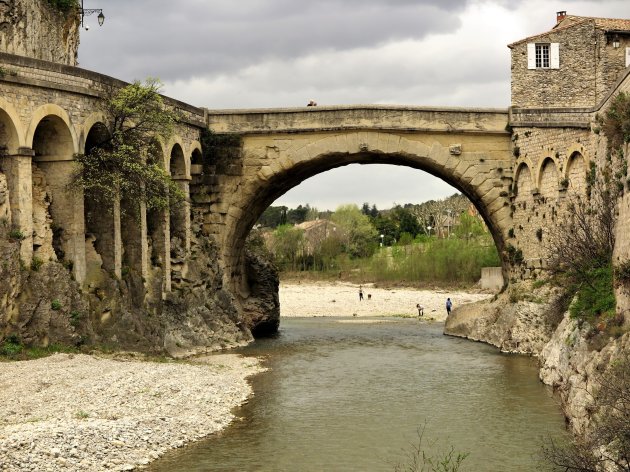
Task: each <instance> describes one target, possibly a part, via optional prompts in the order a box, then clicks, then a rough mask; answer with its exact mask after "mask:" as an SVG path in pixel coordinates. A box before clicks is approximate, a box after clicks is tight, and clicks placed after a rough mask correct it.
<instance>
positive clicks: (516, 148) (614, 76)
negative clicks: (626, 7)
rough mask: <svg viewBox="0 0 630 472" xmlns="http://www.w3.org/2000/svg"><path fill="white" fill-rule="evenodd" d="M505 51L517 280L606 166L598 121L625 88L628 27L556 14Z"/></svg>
mask: <svg viewBox="0 0 630 472" xmlns="http://www.w3.org/2000/svg"><path fill="white" fill-rule="evenodd" d="M508 47H509V48H510V49H511V52H512V107H511V108H510V126H511V129H512V154H513V156H514V158H515V162H514V183H513V187H512V192H511V195H510V199H511V214H512V224H513V226H512V228H511V229H510V230H509V234H508V237H509V241H510V242H509V246H511V247H512V249H511V253H512V254H513V255H514V254H517V259H519V260H520V259H521V258H522V259H523V262H522V264H517V265H515V266H513V271H512V272H513V278H514V277H517V278H518V277H520V278H523V277H529V276H530V275H532V273H535V272H536V271H537V270H538V269H541V268H544V267H545V264H546V262H545V261H546V259H547V257H546V255H547V253H546V251H547V250H548V249H547V247H548V245H547V243H548V241H549V239H548V238H549V234H550V233H552V232H555V231H557V228H558V227H561V226H562V224H563V221H564V217H563V215H562V212H563V211H564V208H566V205H565V203H566V202H568V201H570V200H572V199H575V198H577V197H578V196H583V195H584V194H585V192H586V188H587V175H588V174H589V173H590V172H594V171H595V170H597V169H601V168H602V166H606V159H604V157H605V156H606V149H605V148H606V146H605V137H604V136H603V135H600V134H598V132H597V131H598V129H597V128H598V125H597V117H598V116H599V115H600V114H602V113H604V112H605V110H606V108H607V106H608V104H609V102H610V99H611V97H613V96H615V95H616V94H617V93H618V92H619V91H623V90H627V89H628V84H629V82H630V78H629V71H630V69H629V68H628V66H629V65H630V20H619V19H606V18H588V17H580V16H572V15H567V14H566V12H558V14H557V23H556V25H555V26H554V27H553V28H552V29H551V30H550V31H548V32H545V33H542V34H539V35H536V36H532V37H529V38H525V39H523V40H521V41H517V42H515V43H512V44H510V45H509V46H508ZM593 130H595V132H593Z"/></svg>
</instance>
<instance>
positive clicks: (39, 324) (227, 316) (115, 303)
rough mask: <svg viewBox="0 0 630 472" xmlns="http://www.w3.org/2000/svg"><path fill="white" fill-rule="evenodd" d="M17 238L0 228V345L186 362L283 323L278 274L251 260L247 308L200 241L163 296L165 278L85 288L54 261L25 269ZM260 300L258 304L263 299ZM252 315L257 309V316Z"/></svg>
mask: <svg viewBox="0 0 630 472" xmlns="http://www.w3.org/2000/svg"><path fill="white" fill-rule="evenodd" d="M19 245H20V241H19V235H17V234H14V233H13V232H11V231H9V228H8V225H6V224H0V260H2V261H3V262H2V264H0V278H1V279H2V280H3V283H2V284H0V339H2V338H5V337H7V336H9V335H11V336H15V337H17V338H18V339H19V340H20V342H22V343H24V344H27V345H37V346H48V345H50V344H65V345H77V346H79V345H83V344H87V345H96V346H107V347H115V348H119V349H132V350H141V351H149V352H166V353H169V354H171V355H174V356H185V355H191V354H195V353H199V352H205V351H212V350H218V349H225V348H230V347H235V346H240V345H244V344H247V343H249V342H251V341H252V340H253V337H252V334H251V332H252V331H255V332H256V331H257V330H258V331H260V329H261V326H262V327H264V328H265V329H263V331H266V332H269V331H271V330H270V329H269V327H270V326H271V327H273V331H275V329H277V326H278V321H279V305H278V300H277V281H278V277H277V273H276V272H275V270H274V269H273V267H272V266H269V264H268V263H266V262H264V261H262V260H260V259H258V258H254V260H252V261H250V262H249V263H250V264H251V267H250V268H248V271H249V272H251V273H252V274H254V275H255V276H256V277H258V276H260V278H259V279H256V280H258V282H256V284H257V285H256V287H259V288H260V289H258V288H255V289H254V292H253V293H252V294H251V296H250V297H249V298H248V299H247V300H246V302H245V305H246V306H247V307H248V309H250V310H252V311H251V313H253V314H250V316H247V317H244V316H243V314H242V313H243V310H242V309H241V308H239V303H237V302H236V300H235V297H234V296H233V295H232V294H231V293H230V292H228V291H226V290H225V289H224V288H223V287H222V272H221V270H220V268H219V267H218V263H217V253H218V251H217V248H216V246H214V245H213V244H212V243H211V242H209V241H207V240H201V241H195V244H193V246H192V252H191V256H190V258H189V260H188V271H187V275H186V278H185V279H184V280H182V281H181V283H180V286H179V288H178V289H177V290H174V291H172V292H169V293H166V294H163V292H162V282H161V277H160V275H161V274H160V273H156V274H153V275H152V277H151V278H150V280H148V281H143V280H142V278H141V277H139V276H138V275H137V274H134V273H133V272H129V273H126V274H125V275H124V276H123V277H122V278H121V279H120V280H119V279H116V278H115V277H113V276H111V275H110V274H108V273H107V272H105V271H102V270H101V274H100V277H99V282H98V284H96V285H92V286H89V287H80V286H79V284H77V283H76V282H75V281H74V280H73V278H72V275H71V272H70V271H69V270H68V268H67V267H65V266H64V265H63V264H61V263H59V262H57V261H54V260H52V261H48V262H45V263H40V262H37V263H34V264H33V265H32V266H31V267H25V266H24V265H23V264H22V263H21V261H20V258H19V254H20V253H19ZM258 297H260V299H259V298H258ZM254 308H255V309H254Z"/></svg>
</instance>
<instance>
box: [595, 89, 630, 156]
mask: <svg viewBox="0 0 630 472" xmlns="http://www.w3.org/2000/svg"><path fill="white" fill-rule="evenodd" d="M602 130H603V132H604V134H605V135H606V138H607V139H608V149H609V151H610V150H617V149H619V148H620V147H621V146H622V145H623V144H624V143H627V142H630V94H629V93H626V92H619V93H618V94H617V95H616V96H615V98H613V99H612V102H611V104H610V107H609V108H608V110H607V111H606V115H605V117H604V119H603V124H602Z"/></svg>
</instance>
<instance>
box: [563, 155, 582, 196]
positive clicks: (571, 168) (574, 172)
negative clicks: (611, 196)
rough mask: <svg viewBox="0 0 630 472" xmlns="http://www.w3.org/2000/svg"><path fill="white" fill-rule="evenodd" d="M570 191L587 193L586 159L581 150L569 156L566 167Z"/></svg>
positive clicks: (580, 193) (579, 193)
mask: <svg viewBox="0 0 630 472" xmlns="http://www.w3.org/2000/svg"><path fill="white" fill-rule="evenodd" d="M566 179H567V183H568V187H567V189H568V191H569V192H570V193H572V194H578V195H582V194H585V193H586V160H585V159H584V156H582V154H581V153H580V152H577V151H576V152H574V153H573V154H571V156H570V157H569V160H568V162H567V168H566Z"/></svg>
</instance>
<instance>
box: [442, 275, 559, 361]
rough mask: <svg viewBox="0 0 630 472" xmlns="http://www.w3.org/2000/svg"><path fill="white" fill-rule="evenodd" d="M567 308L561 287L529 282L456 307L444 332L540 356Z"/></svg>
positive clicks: (510, 350)
mask: <svg viewBox="0 0 630 472" xmlns="http://www.w3.org/2000/svg"><path fill="white" fill-rule="evenodd" d="M565 308H566V300H564V297H563V295H562V292H561V291H560V290H559V289H557V288H552V287H548V286H544V287H541V288H539V289H537V290H534V289H533V288H532V283H531V282H530V281H526V282H522V283H520V284H513V285H512V286H511V287H510V288H508V289H507V290H505V291H504V292H503V293H501V294H499V295H497V296H496V297H495V298H493V299H491V300H484V301H481V302H477V303H472V304H469V305H464V306H461V307H458V308H456V309H455V310H453V312H452V313H451V316H449V317H448V319H447V320H446V323H445V327H444V333H445V334H448V335H451V336H458V337H463V338H468V339H471V340H473V341H483V342H486V343H488V344H492V345H494V346H496V347H498V348H499V349H500V350H501V351H503V352H512V353H518V354H531V355H538V354H539V353H540V352H541V351H542V349H543V347H544V346H545V345H546V344H547V342H549V340H550V339H551V337H552V335H553V333H554V331H555V329H556V327H557V326H558V324H559V323H560V320H561V317H562V313H563V312H564V309H565ZM558 313H560V315H558Z"/></svg>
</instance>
